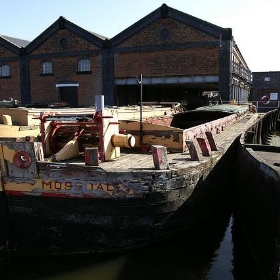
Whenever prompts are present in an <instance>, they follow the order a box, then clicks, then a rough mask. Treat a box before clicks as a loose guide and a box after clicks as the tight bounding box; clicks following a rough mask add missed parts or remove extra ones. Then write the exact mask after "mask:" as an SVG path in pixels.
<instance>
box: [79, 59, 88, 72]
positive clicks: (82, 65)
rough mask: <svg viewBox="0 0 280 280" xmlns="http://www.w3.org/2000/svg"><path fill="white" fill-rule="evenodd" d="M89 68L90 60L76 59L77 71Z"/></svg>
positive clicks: (84, 70)
mask: <svg viewBox="0 0 280 280" xmlns="http://www.w3.org/2000/svg"><path fill="white" fill-rule="evenodd" d="M89 71H91V70H90V60H89V59H80V60H79V61H78V72H89Z"/></svg>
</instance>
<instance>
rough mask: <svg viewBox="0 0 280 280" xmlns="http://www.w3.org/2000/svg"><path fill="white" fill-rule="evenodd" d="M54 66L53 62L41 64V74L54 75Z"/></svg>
mask: <svg viewBox="0 0 280 280" xmlns="http://www.w3.org/2000/svg"><path fill="white" fill-rule="evenodd" d="M52 73H53V64H52V62H51V61H45V62H43V63H42V64H41V74H52Z"/></svg>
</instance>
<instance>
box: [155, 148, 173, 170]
mask: <svg viewBox="0 0 280 280" xmlns="http://www.w3.org/2000/svg"><path fill="white" fill-rule="evenodd" d="M151 150H152V155H153V160H154V165H155V168H156V169H169V164H168V159H167V149H166V147H164V146H161V145H152V146H151Z"/></svg>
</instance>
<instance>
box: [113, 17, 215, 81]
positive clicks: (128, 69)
mask: <svg viewBox="0 0 280 280" xmlns="http://www.w3.org/2000/svg"><path fill="white" fill-rule="evenodd" d="M214 41H215V39H214V38H213V37H212V36H210V35H208V34H205V33H203V32H200V31H198V30H197V29H194V28H192V27H189V26H186V25H185V24H183V23H180V22H178V21H175V20H172V19H169V18H168V19H160V20H158V21H156V22H154V23H153V24H151V25H149V26H148V27H147V28H145V29H143V30H142V31H141V32H138V33H136V34H135V35H134V36H132V37H131V38H129V39H128V40H126V41H125V42H124V43H122V44H121V45H119V46H118V49H119V50H116V52H115V60H114V65H115V76H116V77H133V76H136V75H138V74H139V73H142V74H143V75H145V76H161V75H166V76H168V75H218V74H219V47H218V46H212V47H211V46H208V47H207V46H206V47H205V46H203V47H198V46H197V45H196V46H195V45H194V43H197V42H199V43H203V42H214ZM189 43H191V44H192V45H190V44H189ZM139 47H142V48H145V50H143V51H141V50H139ZM136 48H137V49H136Z"/></svg>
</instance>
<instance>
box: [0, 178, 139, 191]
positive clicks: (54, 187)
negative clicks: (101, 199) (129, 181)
mask: <svg viewBox="0 0 280 280" xmlns="http://www.w3.org/2000/svg"><path fill="white" fill-rule="evenodd" d="M4 189H5V190H7V191H19V192H30V193H32V192H34V193H35V192H36V190H37V192H38V193H40V192H53V193H57V194H59V193H63V194H69V195H71V194H73V193H75V194H83V193H86V194H89V193H90V192H91V191H100V192H101V193H102V192H103V193H106V194H109V195H113V194H114V192H115V191H116V190H117V191H118V192H124V193H126V194H127V195H133V194H134V193H135V191H134V190H133V189H131V188H126V187H125V186H123V185H122V184H118V185H117V186H116V187H114V186H113V185H112V184H108V183H98V182H85V181H84V180H81V181H65V182H61V181H52V180H41V179H34V180H33V181H32V183H30V182H25V183H24V182H11V181H8V182H6V183H5V184H4ZM0 190H1V186H0Z"/></svg>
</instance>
